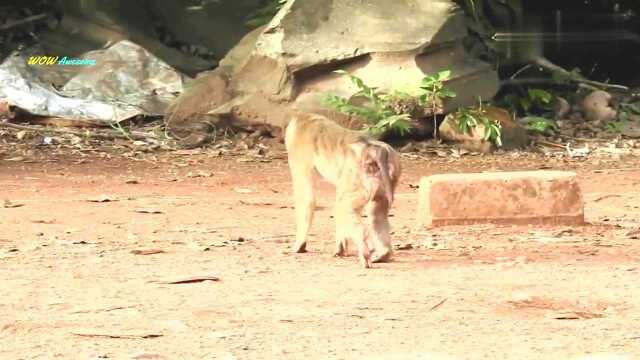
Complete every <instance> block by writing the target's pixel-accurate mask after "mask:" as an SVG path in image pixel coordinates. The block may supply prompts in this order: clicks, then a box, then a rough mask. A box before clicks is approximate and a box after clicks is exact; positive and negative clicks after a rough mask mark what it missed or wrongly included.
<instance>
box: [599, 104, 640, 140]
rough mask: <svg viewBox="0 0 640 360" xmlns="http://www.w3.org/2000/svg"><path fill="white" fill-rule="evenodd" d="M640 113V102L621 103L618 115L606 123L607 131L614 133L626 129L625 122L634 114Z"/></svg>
mask: <svg viewBox="0 0 640 360" xmlns="http://www.w3.org/2000/svg"><path fill="white" fill-rule="evenodd" d="M638 115H640V103H620V105H618V117H617V119H616V120H614V121H610V122H608V123H607V124H606V127H607V131H609V132H613V133H621V132H622V131H623V130H624V127H625V123H626V122H627V121H630V120H631V119H632V116H635V117H636V118H637V116H638Z"/></svg>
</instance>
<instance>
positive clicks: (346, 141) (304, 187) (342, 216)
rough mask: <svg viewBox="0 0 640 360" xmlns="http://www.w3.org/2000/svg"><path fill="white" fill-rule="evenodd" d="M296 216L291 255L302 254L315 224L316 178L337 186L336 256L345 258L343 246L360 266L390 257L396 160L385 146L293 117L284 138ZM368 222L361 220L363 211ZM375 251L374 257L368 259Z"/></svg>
mask: <svg viewBox="0 0 640 360" xmlns="http://www.w3.org/2000/svg"><path fill="white" fill-rule="evenodd" d="M285 145H286V147H287V152H288V159H289V168H290V170H291V178H292V181H293V193H294V195H293V196H294V203H295V211H296V228H297V230H296V242H295V244H294V247H293V250H294V251H296V252H305V251H306V237H307V233H308V231H309V228H310V226H311V223H312V221H313V213H314V210H315V195H314V188H313V185H314V184H313V183H314V181H313V177H314V173H319V174H320V175H321V176H322V177H323V178H324V179H325V180H327V181H328V182H330V183H332V184H333V185H334V186H335V187H336V202H335V207H334V217H335V221H336V250H335V255H336V256H344V255H346V254H347V242H348V240H351V241H352V242H353V243H354V244H355V245H356V246H357V248H358V257H359V260H360V262H361V263H362V265H363V266H364V267H370V266H371V263H372V262H381V261H388V260H390V258H391V254H392V249H391V239H390V235H389V230H390V226H389V220H388V215H389V208H390V207H391V204H392V203H393V194H394V192H395V189H396V186H397V184H398V180H399V178H400V171H401V170H400V159H399V156H398V154H397V153H396V152H395V151H394V150H393V148H392V147H391V146H389V145H388V144H386V143H384V142H381V141H376V140H373V139H371V138H370V137H368V136H366V135H365V134H364V133H361V132H356V131H352V130H347V129H345V128H343V127H341V126H339V125H338V124H336V123H335V122H333V121H331V120H329V119H327V118H325V117H323V116H320V115H308V114H305V115H297V116H295V117H294V118H293V119H292V120H291V122H290V123H289V124H288V126H287V129H286V134H285ZM363 211H365V213H366V214H367V223H366V224H364V223H363V221H362V212H363ZM372 251H373V256H372Z"/></svg>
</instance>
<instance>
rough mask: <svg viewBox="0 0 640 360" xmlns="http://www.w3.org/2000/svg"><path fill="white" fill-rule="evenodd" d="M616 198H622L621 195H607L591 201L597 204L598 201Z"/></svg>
mask: <svg viewBox="0 0 640 360" xmlns="http://www.w3.org/2000/svg"><path fill="white" fill-rule="evenodd" d="M617 197H622V195H619V194H607V195H602V196H600V197H598V198H596V199H594V200H593V201H595V202H598V201H602V200H604V199H610V198H617Z"/></svg>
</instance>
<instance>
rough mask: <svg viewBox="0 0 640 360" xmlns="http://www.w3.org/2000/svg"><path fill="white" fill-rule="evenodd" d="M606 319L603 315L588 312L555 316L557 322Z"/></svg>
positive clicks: (571, 312)
mask: <svg viewBox="0 0 640 360" xmlns="http://www.w3.org/2000/svg"><path fill="white" fill-rule="evenodd" d="M602 317H604V315H602V314H596V313H590V312H586V311H569V312H564V313H560V314H556V315H554V316H553V318H554V319H556V320H581V319H586V320H588V319H599V318H602Z"/></svg>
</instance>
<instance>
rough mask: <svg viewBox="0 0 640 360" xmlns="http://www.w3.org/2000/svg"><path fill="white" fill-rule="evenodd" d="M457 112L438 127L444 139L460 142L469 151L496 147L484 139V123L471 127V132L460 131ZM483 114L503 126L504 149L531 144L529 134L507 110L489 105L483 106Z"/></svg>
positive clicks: (481, 150)
mask: <svg viewBox="0 0 640 360" xmlns="http://www.w3.org/2000/svg"><path fill="white" fill-rule="evenodd" d="M456 114H457V113H452V114H449V115H447V116H446V117H445V120H444V121H443V122H442V123H441V124H440V127H439V128H438V130H439V134H440V137H441V138H442V139H444V140H447V141H451V142H455V143H459V144H460V145H461V146H462V147H463V148H465V149H467V150H469V151H475V152H480V153H488V152H491V151H493V150H495V149H496V147H497V146H496V145H495V144H493V143H492V142H490V141H488V140H484V136H485V130H484V126H483V125H482V124H478V126H476V127H474V128H471V129H469V130H470V133H468V134H463V133H462V132H460V130H459V128H458V125H457V121H458V118H457V117H456ZM483 114H484V115H485V116H486V117H487V118H488V119H489V120H491V121H497V122H498V123H500V125H501V126H502V130H501V131H502V136H501V139H502V146H501V148H502V149H504V150H513V149H518V148H523V147H526V146H527V145H529V135H528V134H527V131H526V130H525V129H524V128H523V127H522V126H520V125H519V124H518V123H517V122H516V121H515V120H514V119H513V117H512V116H511V113H509V112H508V111H507V110H505V109H502V108H499V107H495V106H487V107H485V108H483Z"/></svg>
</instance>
